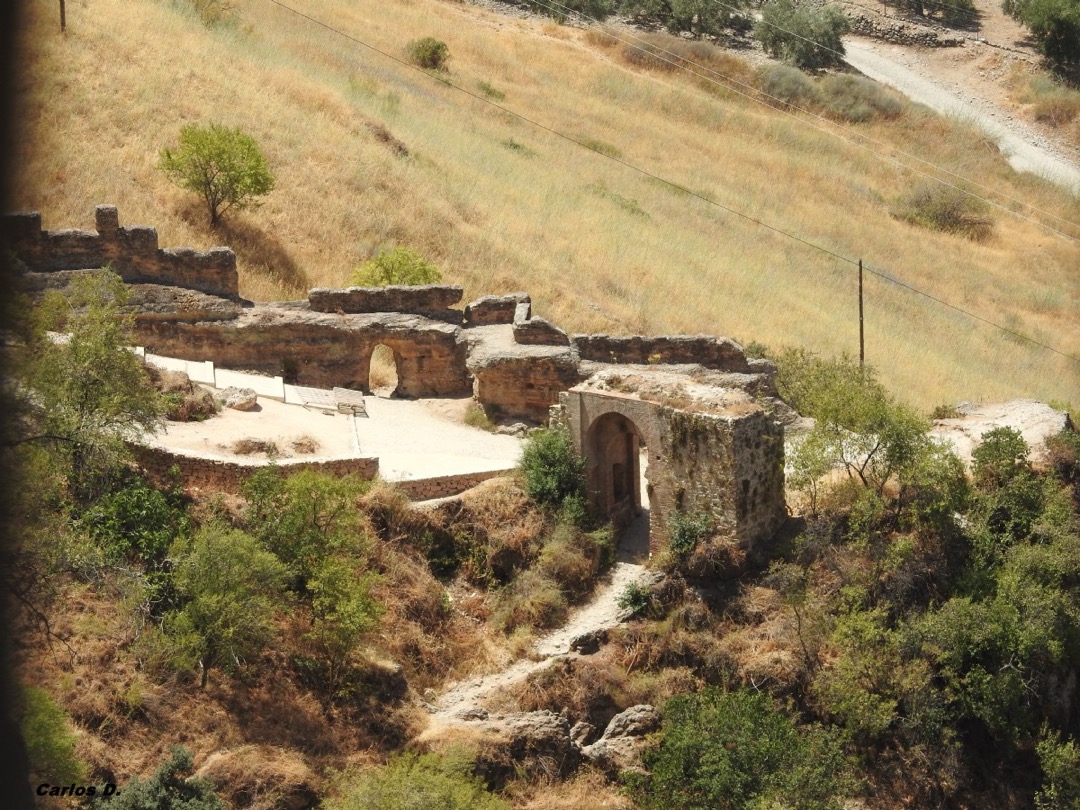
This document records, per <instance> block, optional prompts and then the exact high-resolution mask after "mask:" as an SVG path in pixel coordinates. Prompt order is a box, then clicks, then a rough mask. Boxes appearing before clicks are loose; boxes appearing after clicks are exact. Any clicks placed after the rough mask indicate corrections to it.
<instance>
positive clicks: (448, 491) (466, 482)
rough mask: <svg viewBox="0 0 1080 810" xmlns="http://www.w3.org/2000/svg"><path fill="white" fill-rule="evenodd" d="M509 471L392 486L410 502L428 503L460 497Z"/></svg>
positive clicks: (412, 481) (453, 476)
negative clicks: (452, 496) (434, 500)
mask: <svg viewBox="0 0 1080 810" xmlns="http://www.w3.org/2000/svg"><path fill="white" fill-rule="evenodd" d="M513 472H514V471H513V470H512V469H510V470H488V471H485V472H473V473H461V474H459V475H442V476H439V477H437V478H417V479H414V480H410V481H394V482H392V483H393V485H394V486H395V487H396V488H398V489H400V490H401V491H402V492H404V493H405V495H406V496H408V498H409V500H412V501H430V500H433V499H434V498H448V497H450V496H451V495H460V494H461V493H462V492H464V491H465V490H467V489H472V488H473V487H475V486H477V485H478V484H482V483H483V482H484V481H488V480H490V479H492V478H499V477H501V476H504V475H510V474H511V473H513Z"/></svg>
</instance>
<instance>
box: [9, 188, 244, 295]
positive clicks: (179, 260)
mask: <svg viewBox="0 0 1080 810" xmlns="http://www.w3.org/2000/svg"><path fill="white" fill-rule="evenodd" d="M94 219H95V224H96V228H97V230H94V231H83V230H75V229H68V230H59V231H45V230H42V228H41V214H38V213H30V214H11V215H8V216H5V217H2V218H0V240H2V241H4V242H5V243H6V245H7V246H8V248H9V249H11V250H12V251H13V252H14V253H15V255H16V256H18V257H19V259H20V260H21V261H22V262H23V263H24V264H25V265H26V267H27V269H29V270H30V271H32V272H38V273H48V272H52V271H57V270H85V269H91V268H93V269H96V268H100V267H104V266H106V265H110V266H111V267H112V269H113V271H114V272H115V273H116V274H117V275H118V276H120V277H121V278H122V279H123V280H124V281H126V282H128V283H130V284H138V283H148V282H149V283H157V284H169V285H174V286H177V287H185V288H188V289H192V290H199V291H201V292H204V293H209V294H210V295H218V296H222V297H224V298H232V299H235V298H238V297H239V294H240V292H239V276H238V275H237V272H236V254H235V253H233V251H232V250H230V249H229V248H225V247H216V248H211V249H210V250H194V249H192V248H185V247H182V248H167V249H164V250H163V249H161V248H159V247H158V235H157V230H156V229H154V228H151V227H147V226H141V225H140V226H134V227H127V228H122V227H120V216H119V214H118V213H117V210H116V207H115V206H112V205H99V206H98V207H97V208H96V209H95V210H94Z"/></svg>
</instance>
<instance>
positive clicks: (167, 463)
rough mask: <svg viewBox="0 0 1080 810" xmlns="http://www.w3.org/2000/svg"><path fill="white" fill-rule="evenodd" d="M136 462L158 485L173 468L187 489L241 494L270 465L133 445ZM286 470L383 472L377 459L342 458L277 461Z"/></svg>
mask: <svg viewBox="0 0 1080 810" xmlns="http://www.w3.org/2000/svg"><path fill="white" fill-rule="evenodd" d="M131 449H132V453H133V455H134V456H135V461H136V463H137V464H138V465H139V466H140V467H141V468H142V469H143V471H144V472H145V473H146V476H147V478H149V479H150V480H151V481H152V482H153V483H154V484H156V485H159V486H169V485H172V484H173V483H174V479H173V478H172V476H171V475H170V473H169V471H170V470H171V469H172V468H173V467H176V468H177V469H178V470H179V471H180V482H181V486H182V487H183V488H184V489H186V490H209V491H212V492H228V493H233V494H236V493H239V492H240V490H241V488H242V487H243V485H244V482H246V481H247V480H248V479H249V478H250V477H251V476H252V475H254V474H255V473H256V472H258V471H259V470H260V469H262V468H263V467H265V466H266V463H265V462H253V463H251V464H242V463H240V462H235V461H222V460H219V459H211V458H201V457H199V456H190V455H186V454H183V453H177V452H174V451H171V450H165V449H163V448H160V447H143V446H141V445H136V446H133V447H132V448H131ZM277 465H278V467H280V468H281V469H282V470H283V471H284V472H286V473H290V472H295V471H296V470H301V469H314V470H318V471H319V472H325V473H328V474H330V475H348V474H350V473H355V474H356V475H359V476H360V477H361V478H365V479H372V478H374V477H375V476H376V475H378V474H379V460H378V459H377V458H342V459H328V460H325V461H295V460H291V459H285V460H282V461H279V462H277Z"/></svg>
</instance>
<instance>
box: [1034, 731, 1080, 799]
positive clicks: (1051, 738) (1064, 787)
mask: <svg viewBox="0 0 1080 810" xmlns="http://www.w3.org/2000/svg"><path fill="white" fill-rule="evenodd" d="M1041 737H1042V739H1040V740H1039V743H1038V745H1037V746H1036V751H1037V752H1038V754H1039V765H1040V766H1042V772H1043V785H1042V790H1040V791H1039V792H1038V793H1037V794H1036V796H1035V807H1036V808H1038V810H1075V808H1077V807H1080V745H1077V744H1076V740H1075V739H1072V738H1071V737H1070V738H1067V739H1066V740H1062V739H1061V738H1060V737H1059V736H1058V735H1057V734H1051V733H1050V731H1049V729H1048V728H1045V727H1044V728H1043V731H1042V735H1041Z"/></svg>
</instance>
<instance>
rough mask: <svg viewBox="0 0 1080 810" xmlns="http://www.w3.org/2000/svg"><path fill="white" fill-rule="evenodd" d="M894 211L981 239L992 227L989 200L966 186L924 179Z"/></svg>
mask: <svg viewBox="0 0 1080 810" xmlns="http://www.w3.org/2000/svg"><path fill="white" fill-rule="evenodd" d="M894 215H895V216H897V217H899V218H900V219H903V220H906V221H908V222H910V223H911V224H913V225H919V226H920V227H923V228H930V229H931V230H935V231H942V232H944V233H954V234H958V235H960V236H965V237H967V238H968V239H971V240H974V241H978V240H981V239H985V238H986V237H988V236H989V235H990V234H991V232H992V231H993V227H994V220H993V219H992V218H991V217H990V206H989V204H988V203H987V202H986V201H984V200H982V199H980V198H979V197H977V196H975V195H972V194H969V193H967V192H966V191H965V190H964V189H961V188H956V187H954V186H946V185H942V184H940V183H929V182H927V183H922V184H920V185H918V186H916V187H915V188H913V189H912V190H911V191H909V192H908V193H907V194H905V195H904V196H902V197H901V198H900V199H899V200H898V201H897V203H896V206H895V208H894Z"/></svg>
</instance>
